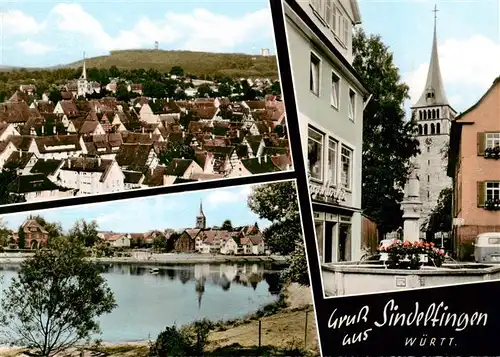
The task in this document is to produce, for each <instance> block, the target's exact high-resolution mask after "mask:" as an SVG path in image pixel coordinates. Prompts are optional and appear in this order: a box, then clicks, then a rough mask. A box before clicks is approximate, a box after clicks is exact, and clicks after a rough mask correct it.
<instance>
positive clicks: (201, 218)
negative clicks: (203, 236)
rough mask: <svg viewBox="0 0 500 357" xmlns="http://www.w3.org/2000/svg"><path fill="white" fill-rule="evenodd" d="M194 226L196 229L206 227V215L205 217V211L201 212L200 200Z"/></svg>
mask: <svg viewBox="0 0 500 357" xmlns="http://www.w3.org/2000/svg"><path fill="white" fill-rule="evenodd" d="M196 228H197V229H206V228H207V217H205V213H203V202H202V201H200V212H199V213H198V215H197V216H196Z"/></svg>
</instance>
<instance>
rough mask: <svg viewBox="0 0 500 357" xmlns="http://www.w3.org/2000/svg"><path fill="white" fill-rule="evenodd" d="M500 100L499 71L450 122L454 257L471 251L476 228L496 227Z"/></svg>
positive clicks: (498, 216) (466, 256)
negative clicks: (483, 89) (497, 75)
mask: <svg viewBox="0 0 500 357" xmlns="http://www.w3.org/2000/svg"><path fill="white" fill-rule="evenodd" d="M499 102H500V77H498V78H497V79H495V81H494V82H493V84H492V85H491V87H490V88H489V89H488V90H487V91H486V93H485V94H484V95H483V96H482V97H481V98H480V99H479V101H478V102H477V103H475V104H474V105H473V106H471V107H470V108H469V109H467V110H466V111H464V112H463V113H461V114H460V115H458V116H457V117H456V118H455V120H454V121H453V122H452V124H451V135H450V149H449V152H448V168H447V174H448V176H449V177H450V178H451V179H452V180H453V186H452V187H453V195H452V217H453V223H454V226H453V232H452V249H453V251H454V252H455V254H456V257H457V258H458V259H469V258H470V257H471V255H472V254H473V242H474V238H475V237H476V236H477V235H478V234H480V233H485V232H500V225H499V222H500V209H499V208H500V161H499V157H500V120H499V116H498V113H499V111H498V103H499ZM443 129H444V128H443ZM497 153H498V154H497Z"/></svg>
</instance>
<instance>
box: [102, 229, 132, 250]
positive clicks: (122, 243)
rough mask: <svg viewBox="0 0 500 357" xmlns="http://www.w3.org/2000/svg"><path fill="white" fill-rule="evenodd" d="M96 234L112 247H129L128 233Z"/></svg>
mask: <svg viewBox="0 0 500 357" xmlns="http://www.w3.org/2000/svg"><path fill="white" fill-rule="evenodd" d="M97 236H98V237H99V238H101V239H102V240H104V242H106V243H107V244H108V245H109V246H111V247H113V248H130V243H131V242H130V241H131V239H130V238H131V237H130V234H123V233H114V232H100V233H99V234H98V235H97Z"/></svg>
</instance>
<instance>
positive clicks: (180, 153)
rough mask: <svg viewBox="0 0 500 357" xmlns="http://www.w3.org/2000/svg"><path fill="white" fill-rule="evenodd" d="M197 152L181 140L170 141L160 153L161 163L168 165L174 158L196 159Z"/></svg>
mask: <svg viewBox="0 0 500 357" xmlns="http://www.w3.org/2000/svg"><path fill="white" fill-rule="evenodd" d="M194 158H195V153H194V150H193V148H192V147H191V146H189V145H186V144H184V143H182V142H180V141H170V142H169V143H168V144H167V148H166V149H165V150H163V151H161V152H160V153H159V155H158V159H159V161H160V164H163V165H168V164H170V163H171V162H172V160H173V159H188V160H194Z"/></svg>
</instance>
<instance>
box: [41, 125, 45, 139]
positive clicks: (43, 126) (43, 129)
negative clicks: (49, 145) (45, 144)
mask: <svg viewBox="0 0 500 357" xmlns="http://www.w3.org/2000/svg"><path fill="white" fill-rule="evenodd" d="M44 134H45V124H44V125H42V136H43V135H44Z"/></svg>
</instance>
